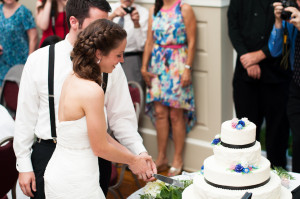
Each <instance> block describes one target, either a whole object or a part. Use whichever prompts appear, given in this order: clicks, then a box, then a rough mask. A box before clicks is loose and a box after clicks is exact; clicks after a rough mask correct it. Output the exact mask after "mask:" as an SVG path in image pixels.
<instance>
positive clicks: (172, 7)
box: [160, 0, 181, 12]
mask: <svg viewBox="0 0 300 199" xmlns="http://www.w3.org/2000/svg"><path fill="white" fill-rule="evenodd" d="M178 4H180V5H181V0H177V1H176V2H175V3H174V4H173V5H172V6H171V8H169V9H160V10H161V11H163V12H170V11H171V10H173V9H174V8H175V7H176V6H177V5H178Z"/></svg>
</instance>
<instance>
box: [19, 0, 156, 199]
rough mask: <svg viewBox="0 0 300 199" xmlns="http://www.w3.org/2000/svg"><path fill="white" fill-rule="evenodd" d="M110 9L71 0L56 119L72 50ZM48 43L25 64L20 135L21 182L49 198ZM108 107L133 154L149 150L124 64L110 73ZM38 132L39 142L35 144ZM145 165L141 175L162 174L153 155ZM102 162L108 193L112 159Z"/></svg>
mask: <svg viewBox="0 0 300 199" xmlns="http://www.w3.org/2000/svg"><path fill="white" fill-rule="evenodd" d="M110 10H111V8H110V6H109V4H108V2H107V1H106V0H68V2H67V5H66V14H67V22H68V25H69V28H70V32H69V34H68V35H67V37H66V39H65V40H63V41H61V42H59V43H57V44H56V45H55V62H54V68H55V70H54V104H55V115H56V121H57V113H58V103H59V97H60V91H61V88H62V84H63V82H64V79H65V77H66V76H67V75H68V74H69V73H70V72H71V71H72V62H71V60H70V52H71V51H72V49H73V44H74V43H75V41H76V38H77V35H78V33H79V32H80V31H82V30H83V29H84V28H85V27H87V26H88V25H89V24H90V23H91V22H93V21H94V20H96V19H101V18H107V17H108V12H109V11H110ZM45 48H47V49H39V50H37V51H36V52H34V53H33V54H32V55H31V56H30V57H29V58H28V61H27V62H26V64H25V67H24V71H23V74H22V79H21V84H20V89H19V98H18V110H17V115H16V126H15V138H14V150H15V154H16V157H17V169H18V171H19V183H20V187H21V189H22V191H23V192H24V194H25V195H27V196H30V197H32V198H38V199H41V198H45V194H44V179H43V176H44V171H45V168H46V166H47V164H48V161H49V160H50V158H51V156H52V153H53V151H54V149H55V146H56V144H55V143H54V142H53V139H52V136H51V130H50V117H49V102H48V97H49V96H48V78H47V77H48V57H49V53H48V52H49V51H48V48H49V47H45ZM105 108H106V115H107V118H108V122H109V125H110V128H111V130H112V131H113V133H114V136H115V137H116V139H117V140H118V141H119V142H120V143H121V144H122V145H124V146H125V147H126V148H127V149H129V151H130V152H131V153H134V154H140V155H144V154H147V151H146V149H145V147H144V145H143V143H142V141H143V140H142V138H141V137H140V135H139V134H138V132H137V120H136V116H135V113H134V109H133V106H132V101H131V98H130V94H129V90H128V86H127V80H126V77H125V74H124V71H123V70H122V67H121V66H120V64H118V66H116V68H115V69H114V71H113V72H112V74H110V75H109V76H108V82H107V89H106V93H105ZM35 136H36V137H37V142H35V143H34V137H35ZM127 149H126V150H127ZM31 150H32V153H31ZM129 151H128V152H129ZM144 164H145V165H146V166H147V167H148V169H147V170H145V171H143V172H142V173H140V174H139V176H141V177H142V178H143V179H144V180H146V181H147V180H152V179H153V178H152V177H151V174H152V173H156V166H155V164H154V162H153V161H152V160H151V161H148V162H146V161H145V163H144ZM99 165H100V175H101V178H100V185H101V188H102V190H103V192H104V193H105V194H106V193H107V190H108V184H109V179H110V172H111V163H110V162H108V161H106V160H103V159H100V160H99Z"/></svg>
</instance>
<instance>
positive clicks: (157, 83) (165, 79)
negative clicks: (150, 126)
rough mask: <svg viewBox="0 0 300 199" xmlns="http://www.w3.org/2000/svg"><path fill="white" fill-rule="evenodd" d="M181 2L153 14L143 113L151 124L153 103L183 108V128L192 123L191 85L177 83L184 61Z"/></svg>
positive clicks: (192, 94)
mask: <svg viewBox="0 0 300 199" xmlns="http://www.w3.org/2000/svg"><path fill="white" fill-rule="evenodd" d="M180 6H181V1H180V0H178V1H177V2H176V3H175V4H174V5H173V6H172V7H171V8H170V9H168V10H163V9H161V10H160V11H159V12H158V13H157V14H156V16H154V15H153V23H152V31H153V38H154V47H153V49H152V54H151V59H150V62H149V66H148V71H149V72H151V73H153V74H155V75H156V77H155V78H152V80H151V88H147V95H146V113H147V114H148V115H149V116H150V117H151V120H152V122H153V123H154V124H155V114H154V102H155V101H157V102H160V103H161V104H163V105H165V106H168V107H172V108H180V109H184V110H185V119H186V131H187V132H189V131H190V130H191V128H192V127H193V126H194V124H195V122H196V114H195V102H194V91H193V85H192V84H190V85H188V86H186V87H182V86H181V84H180V83H181V81H180V79H181V75H182V74H183V72H184V70H185V67H184V66H185V64H186V60H187V36H186V29H185V24H184V21H183V17H182V14H181V9H180Z"/></svg>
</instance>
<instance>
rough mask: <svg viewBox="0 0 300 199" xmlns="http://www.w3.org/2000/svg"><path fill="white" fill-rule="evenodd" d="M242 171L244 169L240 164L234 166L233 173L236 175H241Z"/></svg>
mask: <svg viewBox="0 0 300 199" xmlns="http://www.w3.org/2000/svg"><path fill="white" fill-rule="evenodd" d="M243 170H244V167H243V166H242V165H241V164H238V165H236V166H235V168H234V171H235V172H237V173H241V172H242V171H243Z"/></svg>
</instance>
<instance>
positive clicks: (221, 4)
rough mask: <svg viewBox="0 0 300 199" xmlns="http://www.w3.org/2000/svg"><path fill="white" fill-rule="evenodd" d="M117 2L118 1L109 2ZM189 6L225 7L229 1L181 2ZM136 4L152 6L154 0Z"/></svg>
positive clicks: (201, 0)
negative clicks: (149, 4)
mask: <svg viewBox="0 0 300 199" xmlns="http://www.w3.org/2000/svg"><path fill="white" fill-rule="evenodd" d="M109 1H119V0H109ZM183 1H184V2H186V3H188V4H190V5H191V6H203V7H226V6H228V5H229V2H230V0H183ZM135 2H136V3H151V4H154V2H155V0H135Z"/></svg>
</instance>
